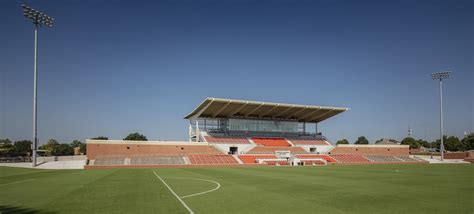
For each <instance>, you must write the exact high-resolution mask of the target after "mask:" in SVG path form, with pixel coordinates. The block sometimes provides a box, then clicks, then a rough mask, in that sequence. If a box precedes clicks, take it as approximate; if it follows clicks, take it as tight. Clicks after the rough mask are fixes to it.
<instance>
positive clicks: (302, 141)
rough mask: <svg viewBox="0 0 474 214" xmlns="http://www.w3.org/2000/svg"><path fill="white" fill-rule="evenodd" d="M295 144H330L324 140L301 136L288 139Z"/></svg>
mask: <svg viewBox="0 0 474 214" xmlns="http://www.w3.org/2000/svg"><path fill="white" fill-rule="evenodd" d="M288 140H290V141H291V142H292V143H293V144H295V145H321V146H329V144H328V143H327V142H326V141H324V140H316V139H301V138H299V139H298V138H291V139H288Z"/></svg>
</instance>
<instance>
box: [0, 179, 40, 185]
mask: <svg viewBox="0 0 474 214" xmlns="http://www.w3.org/2000/svg"><path fill="white" fill-rule="evenodd" d="M34 180H36V179H28V180H23V181H15V182H11V183H6V184H0V187H1V186H6V185H10V184H19V183H24V182H28V181H34Z"/></svg>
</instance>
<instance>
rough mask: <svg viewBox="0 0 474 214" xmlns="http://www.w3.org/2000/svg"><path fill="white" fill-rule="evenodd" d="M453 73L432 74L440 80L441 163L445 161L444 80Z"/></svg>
mask: <svg viewBox="0 0 474 214" xmlns="http://www.w3.org/2000/svg"><path fill="white" fill-rule="evenodd" d="M450 74H451V71H442V72H436V73H432V74H431V77H432V78H433V79H434V80H439V129H440V136H441V137H440V140H441V145H440V149H441V161H443V160H444V142H443V141H444V140H443V135H444V133H443V79H444V78H449V77H450Z"/></svg>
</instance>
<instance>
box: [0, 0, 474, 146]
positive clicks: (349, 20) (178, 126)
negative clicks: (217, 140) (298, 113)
mask: <svg viewBox="0 0 474 214" xmlns="http://www.w3.org/2000/svg"><path fill="white" fill-rule="evenodd" d="M22 3H27V4H29V5H30V6H31V7H33V8H36V9H38V10H41V11H45V12H47V13H48V14H49V15H51V16H53V17H54V18H55V19H56V23H55V26H54V28H52V29H45V28H43V29H41V31H40V65H39V104H38V105H39V109H38V114H39V116H38V120H39V122H38V124H39V129H38V130H39V138H40V143H45V142H46V141H47V139H49V138H55V139H58V140H59V141H61V142H70V141H71V140H74V139H79V140H84V139H86V138H90V137H95V136H98V135H105V136H109V138H112V139H122V138H123V137H125V136H126V135H127V134H128V133H130V132H140V133H143V134H145V135H146V136H148V138H149V139H151V140H158V139H159V140H185V139H187V121H186V120H184V119H183V117H184V116H185V115H186V114H187V113H189V112H190V111H192V110H193V109H194V107H195V106H196V105H198V104H199V103H200V102H201V101H202V100H203V99H204V98H206V97H221V98H234V99H250V100H257V101H271V102H285V103H298V104H315V105H327V106H341V107H348V108H350V110H349V111H348V112H345V113H343V114H340V115H338V116H336V117H334V118H331V119H329V120H327V121H325V122H322V123H321V124H320V125H319V130H320V131H322V132H323V134H324V135H326V136H327V137H329V139H330V140H332V141H336V140H338V139H340V138H347V139H348V140H349V141H350V142H353V141H355V139H356V138H357V137H358V136H360V135H365V136H367V137H368V138H369V140H370V141H375V140H376V139H379V138H382V137H388V138H395V139H399V140H400V139H401V138H403V137H404V136H406V134H407V129H408V126H410V127H411V128H412V129H413V135H414V137H416V138H424V136H425V130H426V135H427V138H428V139H429V140H432V139H434V138H437V137H438V136H439V128H438V127H439V122H438V121H439V116H438V114H439V113H438V111H439V100H438V99H439V98H438V96H439V95H438V90H439V89H438V83H437V82H436V81H433V80H432V79H431V77H430V73H432V72H436V71H442V70H452V71H453V72H454V73H453V78H452V79H448V80H446V81H445V82H444V83H445V84H444V85H445V88H444V89H445V90H444V92H445V93H444V96H445V132H446V133H447V134H449V135H456V136H459V137H461V136H462V135H463V133H464V131H473V130H474V112H473V111H474V110H473V109H474V95H473V94H474V89H473V80H474V39H473V38H474V1H471V0H459V1H457V0H456V1H450V0H444V1H436V0H421V1H411V0H402V1H343V0H339V1H328V0H322V1H290V0H276V1H275V0H256V1H255V0H253V1H244V0H242V1H191V0H178V1H171V0H167V1H131V0H128V1H126V0H120V1H119V0H116V1H112V0H110V1H79V0H68V1H59V0H45V1H0V17H1V19H2V20H3V21H2V27H1V33H0V138H10V139H13V140H21V139H31V135H32V122H31V116H32V94H33V84H32V83H33V26H32V24H31V23H29V22H28V20H26V18H24V17H23V16H22V14H21V8H20V4H22Z"/></svg>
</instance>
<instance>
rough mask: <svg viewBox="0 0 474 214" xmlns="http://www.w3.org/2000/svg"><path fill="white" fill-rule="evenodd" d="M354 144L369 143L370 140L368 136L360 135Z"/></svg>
mask: <svg viewBox="0 0 474 214" xmlns="http://www.w3.org/2000/svg"><path fill="white" fill-rule="evenodd" d="M354 144H369V140H367V138H365V136H360V137H359V138H357V140H356V142H354Z"/></svg>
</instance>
